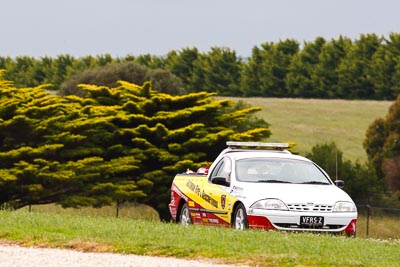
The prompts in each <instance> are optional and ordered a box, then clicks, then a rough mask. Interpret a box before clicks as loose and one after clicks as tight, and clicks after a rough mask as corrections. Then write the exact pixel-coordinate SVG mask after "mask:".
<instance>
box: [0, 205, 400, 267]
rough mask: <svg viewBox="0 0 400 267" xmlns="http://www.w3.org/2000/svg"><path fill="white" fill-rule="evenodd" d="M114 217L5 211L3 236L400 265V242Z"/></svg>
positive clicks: (285, 262) (228, 257)
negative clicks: (185, 224)
mask: <svg viewBox="0 0 400 267" xmlns="http://www.w3.org/2000/svg"><path fill="white" fill-rule="evenodd" d="M189 227H190V228H186V227H183V226H180V225H176V224H171V223H160V222H156V221H144V220H135V219H123V218H120V219H116V218H113V217H102V216H95V217H93V216H84V215H71V214H54V213H40V212H31V213H28V212H27V211H22V210H19V211H14V212H9V211H0V240H8V242H13V243H18V244H20V245H23V246H32V245H33V246H45V247H61V248H72V249H78V250H83V251H98V252H106V251H107V252H117V253H126V254H130V253H132V254H137V255H152V256H171V257H178V258H189V259H209V260H212V261H213V262H218V263H232V264H248V265H251V266H260V267H261V266H400V262H399V261H398V260H399V259H400V242H399V241H394V240H391V241H387V240H386V241H381V240H372V239H361V238H355V239H353V238H346V237H342V236H331V235H315V234H293V233H282V232H266V231H256V230H249V231H236V230H233V229H225V228H220V227H205V226H189Z"/></svg>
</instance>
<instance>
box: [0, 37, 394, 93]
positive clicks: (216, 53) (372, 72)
mask: <svg viewBox="0 0 400 267" xmlns="http://www.w3.org/2000/svg"><path fill="white" fill-rule="evenodd" d="M127 62H134V63H138V64H140V65H143V66H146V67H148V68H150V69H152V70H154V71H156V73H153V75H158V76H162V75H164V74H163V72H162V71H167V72H170V73H172V74H173V75H174V76H175V77H174V79H175V80H176V83H177V84H179V86H178V87H179V90H178V91H177V92H174V93H175V94H184V93H194V92H201V91H205V92H215V93H217V94H218V95H222V96H245V97H251V96H255V97H302V98H328V99H329V98H342V99H376V100H384V99H385V100H394V99H395V98H396V96H397V94H398V93H399V90H400V34H398V33H392V34H390V35H389V36H388V37H383V36H377V35H376V34H362V35H360V37H359V38H358V39H356V40H351V39H349V38H346V37H344V36H340V37H339V38H337V39H332V40H325V39H324V38H322V37H317V38H316V39H315V40H314V41H311V42H304V43H302V44H300V43H299V42H298V41H296V40H293V39H286V40H282V41H279V42H275V43H274V42H267V43H263V44H261V45H259V46H254V47H253V49H252V52H251V55H250V56H249V57H248V58H242V57H240V56H238V55H237V54H236V52H235V51H234V50H233V49H230V48H226V47H212V48H211V49H210V51H208V52H203V53H202V52H199V51H198V49H197V48H184V49H181V50H173V51H170V52H169V53H167V54H166V55H163V56H155V55H150V54H146V55H138V56H133V55H127V56H125V57H120V58H113V57H112V56H110V55H108V54H105V55H99V56H85V57H79V58H75V57H73V56H70V55H59V56H57V57H55V58H52V57H41V58H39V59H37V58H33V57H29V56H19V57H16V58H10V57H0V69H5V70H6V73H5V74H4V76H5V78H6V79H7V80H12V81H14V84H15V86H16V87H34V86H38V85H42V84H47V83H49V84H52V86H51V87H49V89H53V90H58V89H60V88H61V87H63V86H65V85H63V84H64V83H65V82H66V81H68V80H71V78H73V77H74V75H79V73H81V72H83V71H87V70H93V69H96V67H101V66H106V65H110V64H114V63H127ZM157 72H158V73H157ZM92 74H93V75H96V71H94V73H92ZM98 75H100V74H99V73H98Z"/></svg>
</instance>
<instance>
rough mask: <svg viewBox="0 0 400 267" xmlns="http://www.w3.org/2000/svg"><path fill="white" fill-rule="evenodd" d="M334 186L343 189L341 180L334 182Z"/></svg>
mask: <svg viewBox="0 0 400 267" xmlns="http://www.w3.org/2000/svg"><path fill="white" fill-rule="evenodd" d="M335 185H336V186H337V187H339V188H343V187H344V181H343V180H336V181H335Z"/></svg>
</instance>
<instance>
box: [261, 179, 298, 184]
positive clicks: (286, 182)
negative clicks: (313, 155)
mask: <svg viewBox="0 0 400 267" xmlns="http://www.w3.org/2000/svg"><path fill="white" fill-rule="evenodd" d="M257 182H258V183H285V184H291V182H288V181H282V180H273V179H271V180H258V181H257Z"/></svg>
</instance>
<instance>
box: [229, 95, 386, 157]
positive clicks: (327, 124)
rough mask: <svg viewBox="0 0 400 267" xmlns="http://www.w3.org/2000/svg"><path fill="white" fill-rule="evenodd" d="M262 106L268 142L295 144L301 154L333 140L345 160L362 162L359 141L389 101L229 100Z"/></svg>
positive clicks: (259, 114)
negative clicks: (269, 136) (267, 128)
mask: <svg viewBox="0 0 400 267" xmlns="http://www.w3.org/2000/svg"><path fill="white" fill-rule="evenodd" d="M229 99H231V100H233V101H239V100H243V101H245V102H247V103H249V104H251V105H252V106H259V107H262V108H263V110H262V111H261V112H260V113H258V116H259V117H262V118H264V119H265V120H266V121H267V122H269V123H270V124H271V127H270V128H271V132H272V135H271V138H270V139H269V141H271V142H288V141H293V142H296V143H297V144H298V145H297V147H296V148H297V150H298V151H299V152H300V154H302V155H304V154H305V153H306V152H308V151H310V150H311V148H312V147H313V146H314V145H316V144H320V143H324V142H330V141H334V142H335V143H336V144H337V146H338V147H339V149H340V150H341V151H343V155H344V157H345V158H346V159H350V160H352V161H355V160H360V161H362V162H363V161H365V160H366V159H367V156H366V154H365V151H364V148H363V146H362V142H363V141H364V138H365V132H366V130H367V128H368V126H369V125H370V123H372V122H373V120H374V119H375V118H377V117H385V116H386V114H387V112H388V108H389V106H390V105H391V104H392V103H393V102H392V101H369V100H368V101H367V100H322V99H294V98H229Z"/></svg>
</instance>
